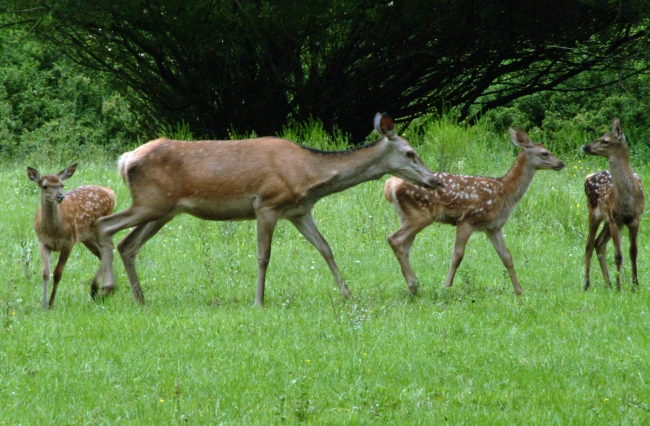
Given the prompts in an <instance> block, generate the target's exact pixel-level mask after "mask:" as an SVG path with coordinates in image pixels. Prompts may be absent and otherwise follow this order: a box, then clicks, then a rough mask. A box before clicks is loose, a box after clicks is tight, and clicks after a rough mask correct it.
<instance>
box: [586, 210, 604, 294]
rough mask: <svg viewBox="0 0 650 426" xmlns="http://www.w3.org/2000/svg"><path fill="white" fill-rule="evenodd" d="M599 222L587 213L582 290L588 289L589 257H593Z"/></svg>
mask: <svg viewBox="0 0 650 426" xmlns="http://www.w3.org/2000/svg"><path fill="white" fill-rule="evenodd" d="M601 222H602V221H601V220H598V219H596V218H595V217H594V216H593V215H592V214H590V215H589V235H588V236H587V246H586V247H585V281H584V284H583V285H582V289H583V290H584V291H587V290H589V287H590V285H591V283H590V277H589V276H590V272H591V259H592V258H593V255H594V248H595V246H596V233H597V232H598V227H599V226H600V224H601ZM599 260H600V259H599ZM601 267H602V266H601ZM605 267H607V266H605Z"/></svg>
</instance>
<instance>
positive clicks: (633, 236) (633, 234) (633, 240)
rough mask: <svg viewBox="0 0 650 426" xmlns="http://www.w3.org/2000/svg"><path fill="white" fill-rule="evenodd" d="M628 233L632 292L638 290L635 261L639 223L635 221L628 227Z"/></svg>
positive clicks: (637, 249) (637, 250) (637, 251)
mask: <svg viewBox="0 0 650 426" xmlns="http://www.w3.org/2000/svg"><path fill="white" fill-rule="evenodd" d="M628 229H629V231H630V262H631V263H632V291H635V290H636V289H637V288H639V278H638V277H637V269H636V259H637V255H638V253H639V248H638V245H637V238H638V236H639V221H638V220H635V221H633V222H632V223H630V224H629V225H628Z"/></svg>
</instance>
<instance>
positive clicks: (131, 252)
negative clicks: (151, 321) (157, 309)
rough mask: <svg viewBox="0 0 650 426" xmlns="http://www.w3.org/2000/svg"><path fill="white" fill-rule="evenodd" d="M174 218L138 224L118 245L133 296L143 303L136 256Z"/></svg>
mask: <svg viewBox="0 0 650 426" xmlns="http://www.w3.org/2000/svg"><path fill="white" fill-rule="evenodd" d="M172 219H173V216H172V217H166V218H163V219H159V220H156V221H153V222H148V223H145V224H144V225H138V226H136V227H135V228H134V229H133V230H132V231H131V232H129V234H128V235H127V236H126V237H125V238H124V239H123V240H122V241H120V243H119V244H118V245H117V250H118V251H119V253H120V256H121V257H122V263H124V269H125V270H126V275H127V276H128V277H129V284H130V285H131V292H132V293H133V298H134V299H135V301H136V302H138V303H139V304H141V305H144V295H143V294H142V287H140V279H139V278H138V273H137V271H136V270H135V257H136V255H137V254H138V252H139V251H140V249H141V248H142V246H143V245H144V244H145V243H146V242H147V241H149V239H150V238H151V237H153V236H154V235H156V233H157V232H158V231H160V229H161V228H162V227H163V226H165V224H166V223H167V222H169V221H170V220H172Z"/></svg>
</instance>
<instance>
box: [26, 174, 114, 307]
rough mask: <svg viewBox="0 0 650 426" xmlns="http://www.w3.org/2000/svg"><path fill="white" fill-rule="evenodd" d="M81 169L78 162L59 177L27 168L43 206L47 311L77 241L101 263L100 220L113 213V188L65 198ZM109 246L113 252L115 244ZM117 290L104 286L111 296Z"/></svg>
mask: <svg viewBox="0 0 650 426" xmlns="http://www.w3.org/2000/svg"><path fill="white" fill-rule="evenodd" d="M76 169H77V163H75V164H73V165H71V166H70V167H68V168H67V169H65V170H62V171H61V172H59V173H58V174H56V175H42V176H41V174H40V173H39V172H38V171H36V169H34V168H32V167H27V176H28V177H29V179H30V180H31V181H33V182H35V183H36V184H37V185H38V187H39V188H40V190H41V204H40V207H39V208H38V212H37V213H36V221H35V222H34V230H35V231H36V235H37V237H38V246H39V250H40V252H41V259H42V260H43V271H42V276H43V299H42V302H43V308H44V309H48V308H51V307H52V304H53V303H54V297H55V296H56V289H57V287H58V286H59V281H61V276H62V275H63V269H64V268H65V264H66V262H67V261H68V257H69V256H70V253H71V252H72V248H73V247H74V245H75V244H76V243H77V242H81V243H82V244H83V245H85V246H86V247H87V248H88V250H90V252H91V253H92V254H94V255H95V256H97V257H98V258H99V259H100V260H101V252H100V243H99V233H98V230H97V219H99V218H100V217H102V216H106V215H109V214H111V213H113V208H114V207H115V193H113V191H111V190H110V189H109V188H104V187H101V186H96V185H89V186H82V187H79V188H77V189H73V190H72V191H70V192H67V193H66V194H65V195H64V194H63V192H62V191H61V190H62V189H63V181H64V180H66V179H68V178H70V177H71V176H72V175H73V174H74V172H75V170H76ZM106 247H110V249H111V250H112V247H113V245H112V243H111V241H110V240H108V241H107V244H106ZM53 251H55V252H56V251H58V252H60V254H59V260H58V262H57V264H56V267H55V268H54V281H53V283H52V294H51V295H50V300H49V302H48V300H47V287H48V284H49V282H50V255H51V252H53ZM100 278H101V267H100V269H99V270H98V271H97V274H96V275H95V278H94V279H93V282H92V285H91V288H90V295H91V297H92V298H93V299H94V298H95V297H96V296H97V294H98V289H99V281H100ZM112 289H113V287H112V286H111V287H104V291H105V292H106V293H109V292H110V291H111V290H112Z"/></svg>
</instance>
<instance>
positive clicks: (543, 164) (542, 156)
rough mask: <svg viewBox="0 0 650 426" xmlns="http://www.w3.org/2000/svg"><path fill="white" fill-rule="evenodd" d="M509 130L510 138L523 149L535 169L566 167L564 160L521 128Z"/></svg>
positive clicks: (559, 168) (560, 168)
mask: <svg viewBox="0 0 650 426" xmlns="http://www.w3.org/2000/svg"><path fill="white" fill-rule="evenodd" d="M509 131H510V140H511V141H512V143H513V144H514V145H515V146H518V147H520V148H521V149H522V151H523V153H524V155H525V156H526V159H527V160H528V161H530V163H531V164H532V165H533V166H534V167H535V170H543V169H553V170H562V169H563V168H564V163H563V162H562V161H560V160H559V159H558V158H557V157H556V156H555V155H553V154H551V152H550V151H549V150H548V149H546V147H545V146H544V145H542V144H541V143H535V142H533V141H531V140H530V138H529V137H528V136H527V135H526V134H525V133H524V131H523V130H521V128H519V127H517V130H514V129H512V128H510V129H509Z"/></svg>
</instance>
